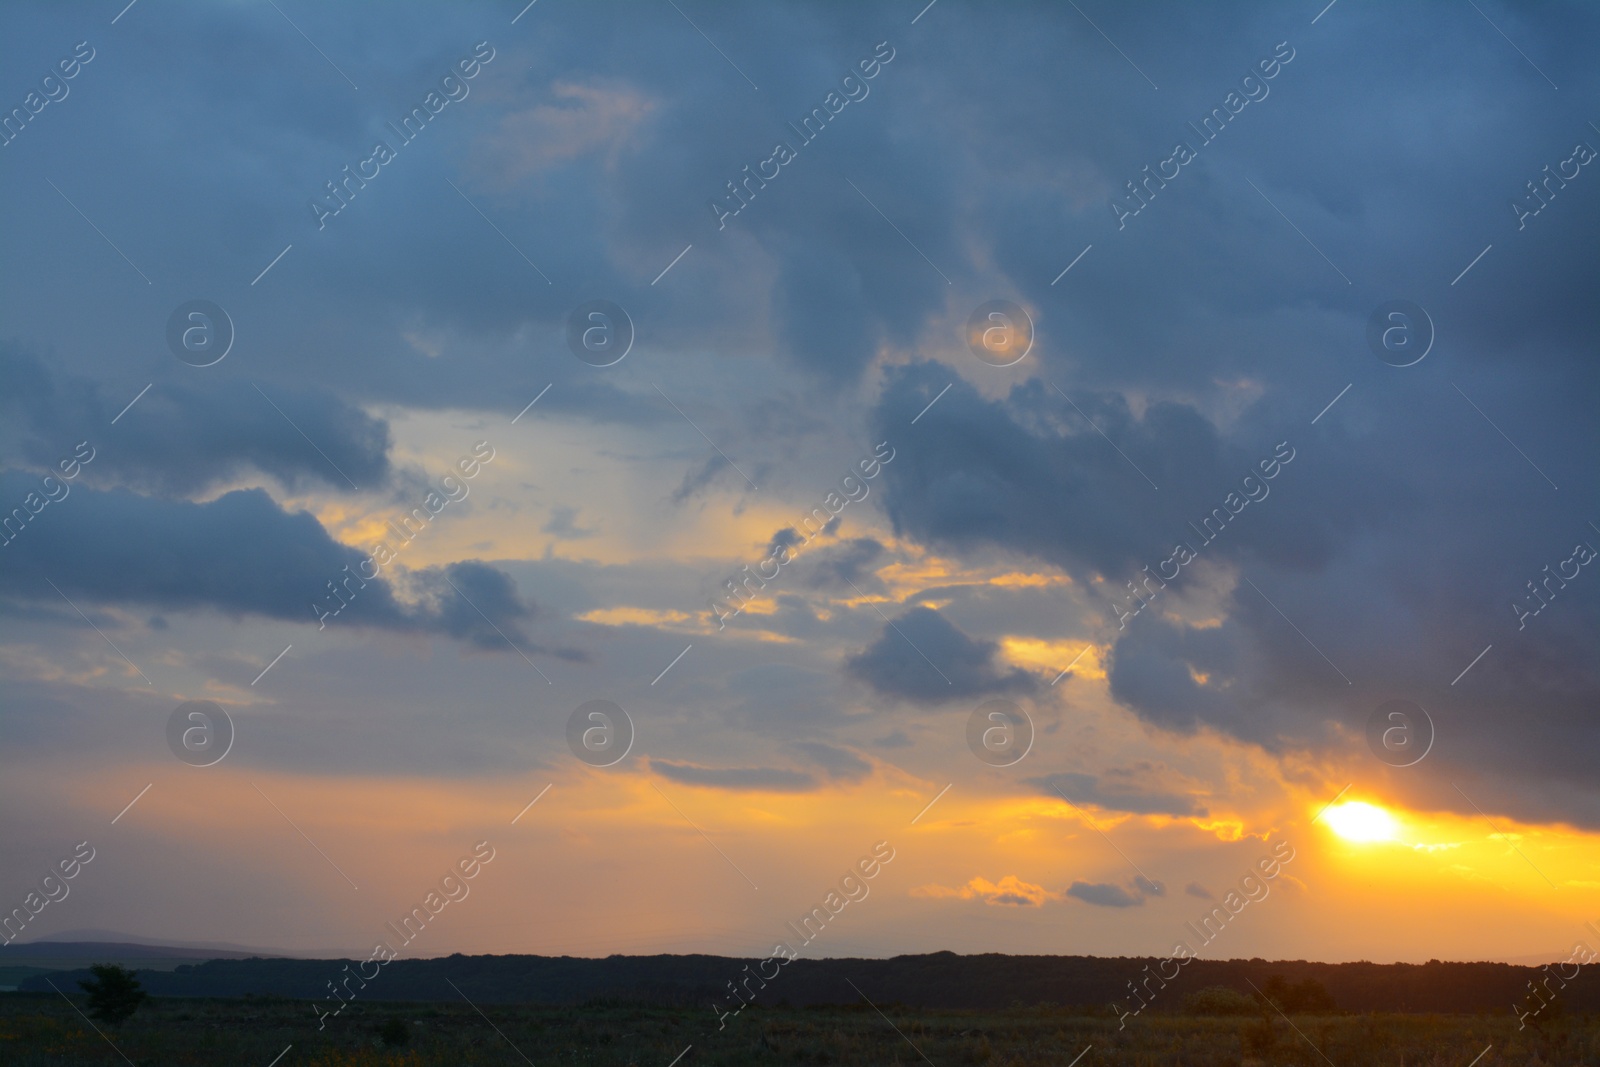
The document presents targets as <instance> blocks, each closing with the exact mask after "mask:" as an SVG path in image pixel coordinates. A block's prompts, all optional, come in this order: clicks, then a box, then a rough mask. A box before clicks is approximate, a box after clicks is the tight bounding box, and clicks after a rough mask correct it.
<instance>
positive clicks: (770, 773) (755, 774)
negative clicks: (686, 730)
mask: <svg viewBox="0 0 1600 1067" xmlns="http://www.w3.org/2000/svg"><path fill="white" fill-rule="evenodd" d="M650 769H651V770H652V771H654V772H655V773H656V774H659V775H661V777H663V778H666V779H669V780H671V781H674V782H681V783H683V784H684V785H696V786H703V787H705V788H707V789H725V790H728V791H730V792H750V791H762V792H774V793H806V792H810V791H811V790H813V789H815V788H816V787H817V780H816V779H815V778H813V777H812V776H811V775H809V774H806V773H805V772H804V771H792V770H785V769H783V768H779V767H703V766H701V765H699V764H697V763H682V762H679V761H677V760H667V759H659V758H651V760H650Z"/></svg>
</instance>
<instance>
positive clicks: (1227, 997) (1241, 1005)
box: [1183, 985, 1259, 1015]
mask: <svg viewBox="0 0 1600 1067" xmlns="http://www.w3.org/2000/svg"><path fill="white" fill-rule="evenodd" d="M1183 1010H1184V1012H1185V1014H1188V1015H1254V1014H1255V1013H1256V1012H1257V1011H1258V1010H1259V1009H1258V1008H1257V1006H1256V1002H1255V1001H1254V1000H1252V999H1251V998H1250V997H1248V996H1246V995H1245V994H1243V993H1241V992H1239V991H1238V990H1237V989H1230V988H1228V987H1227V986H1223V985H1214V986H1207V987H1206V988H1204V989H1201V990H1199V991H1198V992H1194V993H1186V994H1184V997H1183Z"/></svg>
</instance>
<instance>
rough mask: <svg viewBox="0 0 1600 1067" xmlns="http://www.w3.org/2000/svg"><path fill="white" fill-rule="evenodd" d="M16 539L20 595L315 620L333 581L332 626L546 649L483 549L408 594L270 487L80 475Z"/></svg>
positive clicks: (421, 576) (12, 571)
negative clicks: (188, 487)
mask: <svg viewBox="0 0 1600 1067" xmlns="http://www.w3.org/2000/svg"><path fill="white" fill-rule="evenodd" d="M39 484H40V483H39V479H37V478H34V477H33V476H31V475H26V474H20V473H14V472H12V473H6V474H3V475H0V492H3V493H4V494H5V496H4V497H3V498H0V499H5V500H16V501H17V502H19V504H20V503H22V502H23V501H25V500H26V499H27V498H28V494H30V493H37V492H38V490H39ZM12 536H13V539H12V540H10V541H9V542H7V543H6V545H5V546H4V548H0V551H4V552H6V553H8V554H9V558H8V560H7V564H6V566H5V567H4V568H0V593H3V595H4V596H5V597H6V599H8V600H13V601H36V602H44V603H47V604H49V603H53V602H54V601H55V599H56V598H57V596H58V594H57V592H56V590H55V589H52V588H51V583H52V582H53V583H54V584H55V585H56V586H57V587H59V589H60V591H61V593H64V594H65V595H66V596H68V597H69V598H71V599H73V600H74V601H77V602H79V603H88V604H94V605H102V604H133V605H140V606H144V607H154V608H158V609H161V610H163V611H182V610H188V611H195V610H201V609H212V610H215V611H219V612H222V613H224V614H229V615H234V616H244V615H254V616H260V617H266V618H275V619H288V620H291V621H294V622H307V623H310V622H317V621H318V619H317V613H316V611H315V610H314V609H313V607H312V606H311V605H312V602H313V601H315V600H319V599H321V600H329V601H330V602H331V597H332V594H331V593H329V591H328V589H327V587H326V586H327V583H330V582H336V581H337V582H340V583H344V582H349V583H350V584H347V585H342V586H341V588H342V589H343V591H344V593H345V596H346V597H348V598H349V600H350V603H349V605H348V607H347V608H346V609H345V610H344V611H341V612H340V614H339V615H338V617H337V618H333V619H329V620H328V621H327V622H326V625H329V626H335V627H337V626H356V627H374V628H378V629H385V630H399V631H411V630H420V631H430V632H437V633H444V634H448V635H449V636H451V637H455V638H458V639H460V640H465V641H469V642H471V643H472V644H474V645H476V646H478V647H481V648H484V649H489V650H495V649H502V648H505V647H506V640H507V638H509V639H511V640H513V641H516V642H518V644H519V645H521V646H522V647H523V648H525V649H527V650H529V651H534V650H541V651H542V649H540V648H539V646H537V645H532V644H530V643H529V641H528V636H527V634H526V633H525V632H524V630H523V629H522V628H521V625H520V624H521V622H523V621H525V620H528V619H531V618H532V616H533V613H534V609H533V607H532V606H531V605H529V604H527V603H525V602H524V601H523V600H522V599H521V598H520V597H519V596H518V595H517V592H516V587H515V586H514V585H513V584H512V582H511V580H510V579H509V578H508V577H507V576H506V575H505V574H503V573H502V572H500V571H498V570H496V569H495V568H493V567H490V566H488V565H487V564H484V563H480V562H477V561H475V560H468V561H463V562H459V563H452V564H449V565H448V566H446V567H443V568H425V569H422V570H419V571H415V572H412V573H411V574H410V576H409V580H410V581H411V583H412V584H413V586H414V588H413V589H412V592H413V593H414V594H417V598H416V603H405V602H402V601H400V600H399V599H397V598H396V597H395V595H394V592H393V590H392V588H391V586H390V583H389V582H388V581H387V580H386V579H384V578H381V577H380V578H378V579H376V580H367V581H365V582H364V583H362V582H361V581H360V580H359V578H354V579H353V578H351V577H350V575H352V574H355V575H359V574H361V573H362V567H361V565H362V563H363V561H365V560H366V559H367V557H366V554H365V553H363V552H361V551H359V550H358V549H354V548H350V547H348V546H346V545H342V544H340V543H338V542H337V541H334V540H333V539H332V538H331V537H329V536H328V534H327V531H326V530H324V529H323V528H322V525H321V524H320V523H319V522H318V521H317V520H316V518H315V517H313V516H312V515H310V514H308V513H307V512H303V511H301V512H287V511H284V510H283V509H282V508H280V507H279V506H278V505H277V504H276V503H274V502H273V500H272V499H271V497H269V496H268V495H267V494H266V493H265V492H263V491H262V490H260V489H246V490H237V491H235V492H231V493H225V494H223V495H222V496H220V497H218V498H217V499H215V500H212V501H208V502H206V503H192V502H189V501H171V500H161V499H156V498H152V497H145V496H140V495H138V494H136V493H132V492H129V491H127V490H123V489H115V490H95V489H91V488H88V487H87V486H82V485H78V486H76V487H70V483H69V489H68V492H67V494H66V495H65V496H64V497H62V498H61V499H60V500H58V501H55V502H53V503H50V504H47V505H46V506H44V508H43V509H42V510H41V511H40V512H39V513H38V514H37V515H33V516H32V517H31V518H30V520H29V521H28V522H27V524H26V525H24V526H22V527H21V532H20V533H15V534H13V535H12ZM347 568H348V569H347ZM451 582H453V583H454V584H455V587H456V588H459V589H460V590H461V593H457V592H456V589H453V588H452V587H451V585H450V583H451ZM461 594H465V597H463V596H462V595H461ZM466 598H470V599H471V601H472V602H473V603H475V604H477V608H476V609H474V608H473V607H472V606H471V605H470V604H468V603H465V602H464V601H465V599H466ZM480 611H481V612H482V614H480V613H479V612H480ZM485 615H487V616H488V617H489V619H493V620H494V623H493V624H491V623H490V622H489V621H488V620H486V619H485V618H484V616H485ZM495 625H498V626H499V628H500V629H499V631H497V630H496V629H495V628H494V626H495ZM501 631H503V632H504V636H502V633H501ZM507 650H508V651H509V649H507Z"/></svg>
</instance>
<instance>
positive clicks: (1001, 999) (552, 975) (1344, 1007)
mask: <svg viewBox="0 0 1600 1067" xmlns="http://www.w3.org/2000/svg"><path fill="white" fill-rule="evenodd" d="M1160 962H1161V961H1159V960H1158V959H1157V958H1155V957H1148V958H1131V957H1116V958H1099V957H1093V956H1007V955H999V954H984V955H973V956H960V955H956V954H955V953H953V952H935V953H932V954H928V955H917V956H896V957H894V958H892V959H823V960H806V959H801V960H796V961H794V962H792V963H790V964H788V965H786V966H784V967H783V969H782V970H781V971H778V972H777V974H776V977H773V978H772V979H771V980H769V981H766V982H765V983H764V984H763V983H762V982H761V981H760V980H759V979H753V978H752V976H753V975H754V974H755V973H756V971H757V965H758V961H757V960H754V959H749V960H746V959H733V958H729V957H724V956H701V955H691V956H610V957H607V958H605V959H582V958H576V957H571V956H560V957H548V956H462V955H454V956H448V957H444V958H440V959H412V960H395V961H393V962H391V963H389V964H388V965H386V966H385V967H384V968H383V969H382V970H381V971H379V972H378V973H377V974H376V977H373V978H372V979H371V981H370V982H367V983H365V984H364V985H360V984H355V983H352V984H349V985H347V986H346V987H345V988H347V989H350V990H352V991H353V992H354V993H355V995H357V996H359V997H360V998H363V999H378V1000H385V1001H436V1000H449V999H452V998H457V997H458V994H457V993H456V992H455V991H454V990H452V988H451V985H450V983H451V982H453V983H455V985H456V986H457V987H459V989H460V991H461V993H462V994H464V995H466V996H467V997H470V998H472V1000H473V1001H474V1002H490V1003H525V1004H550V1005H563V1004H577V1003H583V1002H588V1001H595V1000H601V999H606V1000H613V1001H620V1002H628V1003H639V1004H649V1005H662V1006H684V1007H687V1006H703V1007H707V1008H709V1007H710V1006H711V1005H712V1004H713V1003H716V1004H721V1005H724V1006H725V1007H736V1006H737V1003H738V1002H737V1001H735V1000H734V999H733V994H732V992H731V990H730V983H739V984H740V987H741V988H742V989H747V990H749V993H748V996H750V997H753V998H754V1003H755V1004H756V1005H764V1006H773V1007H775V1006H778V1005H785V1004H787V1005H792V1006H810V1005H823V1004H851V1003H858V1002H859V1000H860V995H859V994H858V993H857V992H856V990H855V989H853V988H852V987H851V983H852V982H853V983H854V984H855V985H856V986H857V987H859V988H860V991H861V994H865V995H866V996H867V997H869V998H871V999H872V1001H873V1002H875V1003H877V1004H879V1005H880V1006H882V1005H890V1004H893V1005H903V1006H906V1007H911V1008H923V1009H971V1010H995V1009H1001V1008H1007V1007H1012V1006H1016V1005H1035V1004H1047V1005H1052V1006H1074V1007H1082V1008H1085V1009H1088V1010H1090V1011H1091V1012H1093V1013H1095V1014H1101V1013H1106V1012H1109V1011H1111V1010H1112V1008H1111V1005H1112V1004H1113V1003H1116V1004H1117V1005H1119V1006H1120V1007H1119V1009H1118V1010H1121V1011H1127V1010H1130V1009H1132V1008H1135V1007H1138V1005H1139V1001H1137V1000H1135V999H1134V996H1133V991H1132V989H1131V988H1130V983H1133V984H1137V985H1138V987H1139V989H1140V992H1141V994H1142V996H1143V998H1144V1000H1145V1001H1146V1002H1147V1006H1146V1007H1145V1008H1144V1009H1143V1010H1144V1011H1145V1012H1156V1013H1162V1014H1166V1013H1176V1012H1179V1011H1182V1010H1183V1009H1184V998H1185V997H1186V995H1190V994H1199V993H1200V992H1201V991H1202V990H1213V993H1212V994H1209V995H1212V996H1214V995H1215V994H1214V989H1215V987H1225V988H1228V989H1233V990H1235V991H1237V992H1239V993H1241V994H1244V995H1247V996H1254V995H1256V992H1257V991H1258V990H1263V989H1268V988H1269V983H1270V989H1272V990H1290V991H1292V990H1296V989H1298V990H1300V991H1301V992H1300V993H1298V994H1294V993H1291V994H1290V995H1292V996H1304V997H1309V998H1310V999H1309V1001H1308V1002H1307V1003H1306V1004H1304V1005H1303V1008H1304V1010H1328V1009H1329V1008H1330V1007H1331V1008H1334V1009H1336V1010H1339V1011H1347V1012H1401V1013H1406V1012H1411V1013H1418V1012H1428V1013H1458V1012H1469V1013H1470V1012H1490V1013H1494V1014H1502V1013H1508V1012H1511V1011H1513V1005H1516V1009H1515V1010H1526V1008H1527V1007H1528V1006H1529V1005H1530V1003H1537V1002H1536V1001H1530V999H1529V997H1530V986H1529V983H1530V982H1534V983H1539V982H1546V981H1548V984H1547V985H1545V986H1543V987H1542V988H1544V989H1546V990H1547V991H1548V992H1546V994H1545V997H1546V999H1547V1000H1551V999H1552V998H1553V1003H1552V1006H1551V1007H1550V1008H1548V1009H1547V1010H1546V1012H1545V1013H1544V1015H1545V1017H1546V1018H1550V1017H1553V1016H1554V1015H1555V1014H1557V1013H1571V1012H1591V1011H1597V1010H1600V979H1597V978H1596V977H1595V975H1594V973H1593V968H1587V967H1586V968H1584V969H1583V970H1582V971H1581V973H1578V974H1577V975H1576V976H1575V977H1573V978H1571V979H1570V980H1568V981H1566V982H1565V984H1564V985H1563V984H1562V983H1561V982H1560V980H1559V979H1558V978H1557V977H1555V976H1556V975H1557V974H1558V973H1564V974H1571V973H1572V971H1573V970H1574V969H1575V968H1570V967H1569V968H1568V969H1566V970H1565V971H1560V970H1559V969H1558V968H1557V967H1555V966H1552V967H1550V968H1548V969H1546V970H1541V969H1540V968H1537V967H1517V966H1512V965H1510V964H1503V963H1441V962H1438V961H1430V962H1428V963H1426V964H1405V963H1397V964H1377V963H1338V964H1333V963H1308V962H1306V961H1303V960H1278V961H1269V960H1263V959H1250V960H1193V961H1191V962H1190V963H1189V964H1188V965H1187V966H1185V967H1184V968H1183V969H1182V970H1181V971H1179V972H1178V974H1177V977H1176V978H1175V979H1174V980H1172V981H1168V982H1163V981H1162V980H1161V979H1160V978H1159V977H1157V974H1158V968H1159V965H1160ZM347 963H350V964H351V967H352V969H353V968H354V964H353V962H352V961H346V960H298V959H243V960H212V961H210V962H207V963H202V964H198V965H185V966H181V967H179V968H178V969H177V970H176V971H149V970H145V971H139V972H138V977H139V980H140V982H142V983H143V985H144V987H145V989H147V990H149V992H150V993H151V994H153V995H155V996H181V997H240V996H245V995H255V996H279V997H291V998H303V999H314V998H326V997H328V996H329V994H330V983H337V982H339V981H341V980H347V979H348V977H349V975H350V974H351V971H350V970H346V969H345V966H346V964H347ZM1169 966H1170V963H1169ZM747 967H748V970H747V969H746V968H747ZM1147 968H1148V969H1147ZM87 976H88V972H87V971H84V972H77V971H73V972H57V973H55V974H53V975H52V976H51V977H52V979H53V980H54V981H55V982H56V984H57V985H59V986H62V987H63V988H69V987H72V988H75V986H73V985H72V983H75V982H76V980H77V979H79V978H83V977H87ZM447 979H448V981H447ZM1274 979H1276V981H1274ZM1252 987H1254V988H1252ZM21 988H22V989H24V990H35V991H42V992H49V986H47V985H46V984H45V983H44V981H43V978H42V977H40V976H36V977H34V978H31V979H29V980H27V981H26V982H24V983H23V985H22V987H21ZM1318 989H1320V990H1322V991H1325V993H1326V997H1327V1000H1322V999H1320V997H1321V994H1319V993H1318V992H1317V990H1318ZM356 991H358V992H356ZM1275 996H1276V994H1275ZM1330 1002H1331V1003H1330ZM1189 1003H1190V1004H1191V1005H1194V1004H1203V1003H1206V997H1205V996H1201V997H1199V998H1198V999H1196V998H1191V999H1190V1001H1189ZM1301 1008H1302V1006H1301V1005H1298V1004H1296V1005H1291V1006H1290V1010H1301ZM1191 1010H1192V1008H1191Z"/></svg>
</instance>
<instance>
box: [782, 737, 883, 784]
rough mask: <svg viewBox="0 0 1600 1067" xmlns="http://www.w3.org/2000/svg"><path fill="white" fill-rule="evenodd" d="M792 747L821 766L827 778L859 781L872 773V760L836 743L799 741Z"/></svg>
mask: <svg viewBox="0 0 1600 1067" xmlns="http://www.w3.org/2000/svg"><path fill="white" fill-rule="evenodd" d="M794 748H795V749H796V750H798V751H799V752H801V753H802V754H803V755H804V756H805V757H806V759H808V760H810V761H811V762H812V763H815V764H816V765H817V766H818V767H821V768H822V769H823V771H824V772H826V773H827V775H828V777H829V778H834V779H837V780H840V781H846V782H859V781H860V780H861V779H863V778H865V777H866V776H867V775H869V774H871V773H872V761H871V760H868V759H865V758H864V757H862V756H859V755H857V754H856V753H854V752H852V751H850V750H849V749H847V748H840V747H839V746H838V745H830V744H828V743H826V742H824V741H800V742H797V743H796V744H795V745H794Z"/></svg>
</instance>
